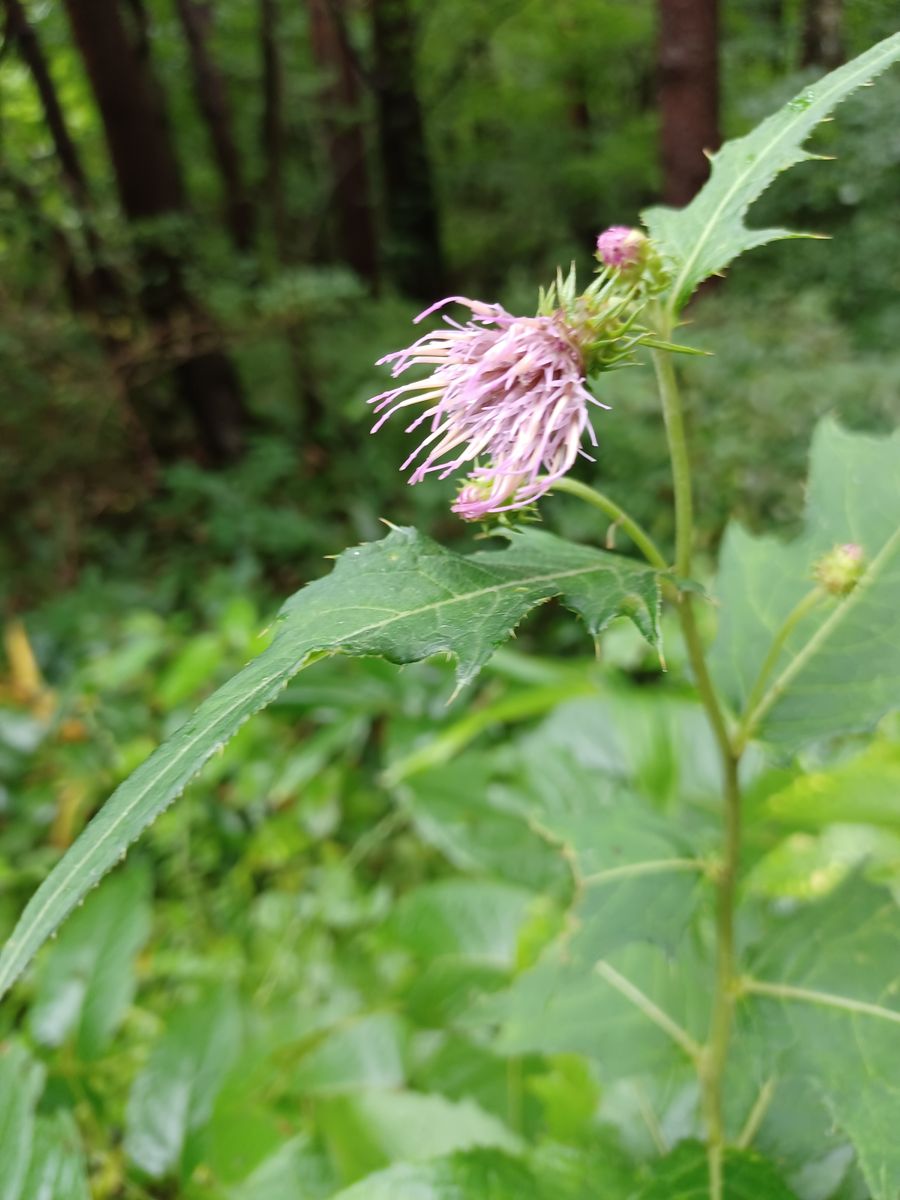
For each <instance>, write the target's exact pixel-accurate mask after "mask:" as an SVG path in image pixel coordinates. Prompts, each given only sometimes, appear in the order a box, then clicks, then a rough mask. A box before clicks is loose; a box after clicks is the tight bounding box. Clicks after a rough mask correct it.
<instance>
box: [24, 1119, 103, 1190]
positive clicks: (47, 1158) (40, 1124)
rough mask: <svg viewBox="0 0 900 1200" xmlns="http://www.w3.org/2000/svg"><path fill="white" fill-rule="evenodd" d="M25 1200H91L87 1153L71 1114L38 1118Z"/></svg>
mask: <svg viewBox="0 0 900 1200" xmlns="http://www.w3.org/2000/svg"><path fill="white" fill-rule="evenodd" d="M21 1200H90V1193H89V1191H88V1181H87V1174H86V1170H85V1162H84V1153H83V1151H82V1148H81V1140H80V1138H79V1136H78V1128H77V1126H76V1125H75V1121H74V1118H73V1117H72V1115H71V1114H70V1113H68V1112H65V1111H60V1112H57V1113H55V1114H54V1116H52V1117H40V1118H39V1119H38V1121H37V1126H36V1128H35V1135H34V1148H33V1150H32V1155H31V1165H30V1167H29V1169H28V1174H27V1176H26V1179H25V1186H24V1187H23V1189H22V1197H21Z"/></svg>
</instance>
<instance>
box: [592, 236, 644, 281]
mask: <svg viewBox="0 0 900 1200" xmlns="http://www.w3.org/2000/svg"><path fill="white" fill-rule="evenodd" d="M649 248H650V243H649V241H648V239H647V236H646V234H643V233H641V231H640V229H631V228H630V227H629V226H628V225H612V226H610V228H609V229H605V230H604V231H603V233H601V234H600V236H599V237H598V238H597V258H598V259H599V260H600V262H601V263H603V265H604V266H605V267H615V268H616V269H617V270H620V271H622V270H628V269H631V268H633V267H642V266H643V265H644V263H645V262H646V260H647V252H648V250H649Z"/></svg>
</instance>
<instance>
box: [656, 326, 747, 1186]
mask: <svg viewBox="0 0 900 1200" xmlns="http://www.w3.org/2000/svg"><path fill="white" fill-rule="evenodd" d="M659 334H660V337H661V338H662V339H664V340H666V341H669V340H670V339H671V336H672V328H671V319H670V318H667V317H663V318H661V324H660V329H659ZM653 361H654V365H655V368H656V378H657V383H658V385H659V393H660V399H661V400H662V408H663V416H664V418H665V424H666V436H667V438H668V443H669V457H670V459H671V462H672V483H673V487H674V492H675V571H676V574H677V575H678V576H679V577H681V578H682V579H689V578H690V575H691V557H692V550H693V540H694V504H693V495H692V489H691V465H690V458H689V455H688V446H687V437H686V435H685V428H684V413H683V410H682V405H681V397H680V394H679V391H678V381H677V379H676V377H675V370H674V367H673V365H672V362H671V359H670V357H669V355H668V354H666V353H665V352H662V351H655V352H654V354H653ZM678 612H679V616H680V619H681V629H682V633H683V635H684V641H685V646H686V647H687V653H688V660H689V662H690V664H691V670H692V671H693V674H694V680H695V683H696V685H697V690H698V692H699V693H700V699H701V701H702V703H703V707H704V709H705V710H706V715H707V719H708V720H709V724H710V727H711V729H712V732H713V735H714V737H715V740H716V746H717V747H718V750H719V757H720V759H721V763H722V783H723V848H722V862H721V864H720V867H719V871H718V873H717V878H716V884H717V903H716V952H715V982H714V989H713V1002H712V1013H711V1016H710V1025H709V1033H708V1037H707V1042H706V1045H705V1046H704V1047H703V1052H702V1055H701V1058H700V1062H699V1075H700V1084H701V1089H702V1097H703V1113H704V1119H705V1122H706V1130H707V1152H708V1157H709V1192H710V1198H711V1200H722V1194H723V1192H722V1188H723V1182H722V1160H723V1154H724V1149H725V1127H724V1122H723V1118H722V1086H723V1079H724V1075H725V1067H726V1063H727V1057H728V1046H729V1042H730V1038H731V1026H732V1019H733V1014H734V1000H735V995H736V991H737V987H736V970H735V949H734V910H735V894H736V889H737V875H738V865H739V861H740V844H741V794H740V784H739V780H738V767H739V763H740V753H739V752H737V751H736V750H735V749H734V748H733V747H732V743H731V737H730V735H729V731H728V725H727V723H726V720H725V714H724V712H723V710H722V706H721V704H720V703H719V698H718V696H717V695H716V691H715V687H714V686H713V682H712V678H711V676H710V673H709V668H708V667H707V665H706V655H705V653H704V649H703V642H702V640H701V637H700V632H699V630H698V628H697V621H696V616H695V613H694V607H693V601H692V598H691V596H690V595H689V594H688V593H682V594H681V597H680V601H679V604H678Z"/></svg>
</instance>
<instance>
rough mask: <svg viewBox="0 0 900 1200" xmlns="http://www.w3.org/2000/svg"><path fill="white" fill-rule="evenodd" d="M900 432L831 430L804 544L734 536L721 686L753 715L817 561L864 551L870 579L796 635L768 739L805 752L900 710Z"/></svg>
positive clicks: (717, 667)
mask: <svg viewBox="0 0 900 1200" xmlns="http://www.w3.org/2000/svg"><path fill="white" fill-rule="evenodd" d="M898 461H900V432H898V433H895V434H894V435H893V436H891V437H870V436H867V435H864V434H856V433H848V432H847V431H846V430H843V429H841V428H840V426H838V425H836V424H835V423H834V422H833V421H830V420H829V421H823V422H822V423H821V424H820V425H819V427H818V428H817V430H816V433H815V436H814V438H813V444H812V453H811V460H810V476H809V486H808V493H807V494H808V499H807V509H806V530H805V533H804V534H803V535H802V536H801V537H800V538H798V539H797V540H796V541H794V542H791V543H784V542H780V541H777V540H776V539H774V538H771V537H753V536H751V535H750V534H748V533H746V532H745V531H744V530H743V529H742V528H741V527H740V526H738V525H731V526H729V529H728V532H727V533H726V536H725V542H724V547H723V551H722V559H721V565H720V569H719V581H718V594H719V599H720V601H721V619H720V623H719V630H718V634H717V637H716V641H715V644H714V646H713V652H712V667H713V672H714V675H715V678H716V681H717V683H718V685H719V687H720V689H721V690H722V692H723V693H724V695H725V696H726V697H727V698H728V699H729V700H730V701H731V703H732V704H733V706H734V707H735V709H736V710H737V711H740V710H741V709H743V707H744V705H745V704H746V702H747V699H748V697H749V696H750V694H751V692H752V689H753V684H754V681H755V679H756V677H757V674H758V672H759V669H760V664H761V663H762V662H763V660H764V658H765V656H766V653H767V651H768V648H769V646H770V644H771V642H772V639H773V637H774V636H775V635H776V633H777V632H778V630H779V629H780V628H781V626H782V625H783V623H784V621H785V620H786V618H787V617H788V615H789V614H790V613H791V611H792V610H793V609H794V607H795V605H797V604H798V603H799V601H800V600H801V599H802V598H803V597H804V596H805V595H806V594H807V593H808V592H809V591H810V589H811V588H812V586H813V567H814V564H815V562H816V560H817V559H818V558H819V557H820V556H821V555H822V554H824V553H825V552H827V551H828V550H830V549H832V548H833V547H834V546H836V545H839V544H842V543H846V542H855V543H858V544H859V545H860V546H861V547H862V549H863V552H864V555H865V559H866V562H867V564H868V568H867V571H866V574H865V576H864V577H863V580H862V581H861V583H860V584H859V585H858V586H857V587H856V589H855V590H854V591H853V592H851V593H850V595H849V596H847V597H846V598H844V599H837V598H829V599H828V601H826V602H824V603H823V604H822V605H821V606H820V607H819V608H817V609H815V610H813V612H812V613H810V614H809V615H807V616H806V617H805V618H804V619H803V620H802V621H800V622H799V624H797V626H796V627H795V628H794V630H793V632H792V633H791V635H790V637H789V638H788V639H787V641H786V643H785V646H784V648H783V650H782V652H781V654H780V656H779V658H778V660H777V662H776V663H775V666H774V670H773V671H772V673H771V677H770V680H769V682H770V683H773V682H775V681H777V680H782V681H783V686H781V687H780V690H779V691H778V693H777V695H776V698H775V699H774V703H772V704H771V706H770V707H768V708H767V709H766V711H765V713H764V715H763V719H762V722H761V725H760V729H759V732H760V734H761V735H762V736H763V737H764V738H768V739H770V740H772V741H774V742H778V743H781V744H783V745H785V746H788V747H796V746H799V745H802V744H803V743H804V742H806V741H809V740H811V739H814V738H818V737H825V736H829V735H833V734H839V733H848V732H852V731H854V730H864V729H867V728H870V727H871V726H872V725H874V724H875V722H876V721H878V720H879V719H880V718H881V717H882V716H883V715H884V714H885V713H886V712H888V711H890V710H891V709H892V708H894V707H896V706H897V705H898V704H900V619H898V609H897V603H896V598H897V594H898V590H900V472H898V470H897V463H898Z"/></svg>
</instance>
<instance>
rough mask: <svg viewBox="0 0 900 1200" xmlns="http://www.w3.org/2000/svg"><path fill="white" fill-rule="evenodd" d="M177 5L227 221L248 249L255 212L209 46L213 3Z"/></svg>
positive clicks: (179, 1)
mask: <svg viewBox="0 0 900 1200" xmlns="http://www.w3.org/2000/svg"><path fill="white" fill-rule="evenodd" d="M176 7H177V9H178V16H179V18H180V20H181V26H182V28H183V30H184V36H185V39H186V41H187V44H188V51H189V54H190V62H191V75H192V77H193V83H194V92H195V95H196V97H197V105H198V107H199V109H200V111H201V113H202V114H203V118H204V120H205V121H206V127H207V129H208V130H209V138H210V142H211V144H212V151H213V156H214V158H215V160H216V165H217V167H218V168H219V174H220V176H221V177H222V187H223V191H224V200H225V221H226V224H227V225H228V230H229V233H230V234H231V239H232V241H233V242H234V245H235V247H236V248H237V249H238V250H240V251H242V252H246V251H248V250H249V249H250V248H251V246H252V245H253V234H254V224H255V222H254V215H255V214H254V211H253V205H252V203H251V201H250V197H249V195H248V194H247V188H246V185H245V183H244V173H243V170H242V168H241V158H240V154H239V152H238V148H237V142H236V140H235V136H234V127H233V123H232V119H231V106H230V105H229V103H228V92H227V90H226V86H225V80H224V78H223V76H222V72H221V71H220V70H219V68H218V66H217V64H216V63H215V62H214V60H213V58H212V56H211V55H210V52H209V48H208V46H207V35H208V33H209V29H210V27H211V25H212V11H211V6H210V4H209V2H208V0H176Z"/></svg>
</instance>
